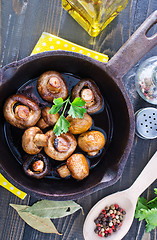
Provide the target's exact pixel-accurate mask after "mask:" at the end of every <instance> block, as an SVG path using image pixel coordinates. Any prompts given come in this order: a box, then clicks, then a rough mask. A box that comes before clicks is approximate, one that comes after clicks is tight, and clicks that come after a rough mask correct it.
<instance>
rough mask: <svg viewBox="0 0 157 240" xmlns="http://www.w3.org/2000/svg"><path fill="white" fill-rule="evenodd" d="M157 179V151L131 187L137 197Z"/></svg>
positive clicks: (133, 195)
mask: <svg viewBox="0 0 157 240" xmlns="http://www.w3.org/2000/svg"><path fill="white" fill-rule="evenodd" d="M156 179H157V151H156V153H155V154H154V155H153V157H152V158H151V159H150V161H149V162H148V163H147V165H146V166H145V168H144V169H143V171H142V172H141V174H140V175H139V176H138V178H137V179H136V180H135V182H134V183H133V184H132V186H131V187H130V188H129V191H130V193H132V192H133V194H132V197H135V198H136V199H137V198H138V197H139V196H140V195H141V194H142V193H143V192H144V190H145V189H147V188H148V187H149V186H150V185H151V184H152V183H153V182H154V181H155V180H156Z"/></svg>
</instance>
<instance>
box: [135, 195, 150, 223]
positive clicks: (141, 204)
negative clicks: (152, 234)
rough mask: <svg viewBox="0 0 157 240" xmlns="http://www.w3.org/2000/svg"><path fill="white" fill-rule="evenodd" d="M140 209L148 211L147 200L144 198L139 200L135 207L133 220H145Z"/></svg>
mask: <svg viewBox="0 0 157 240" xmlns="http://www.w3.org/2000/svg"><path fill="white" fill-rule="evenodd" d="M141 209H146V210H148V206H147V200H146V199H145V198H144V197H141V198H139V199H138V201H137V205H136V211H135V218H139V221H141V220H143V219H144V218H145V217H144V215H143V212H142V211H141Z"/></svg>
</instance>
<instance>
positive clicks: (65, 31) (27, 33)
mask: <svg viewBox="0 0 157 240" xmlns="http://www.w3.org/2000/svg"><path fill="white" fill-rule="evenodd" d="M0 3H1V5H0V12H1V19H0V28H1V35H0V49H1V66H4V65H5V64H7V63H10V62H12V61H15V60H18V59H22V58H24V57H26V56H28V55H29V54H30V53H31V51H32V49H33V47H34V46H35V44H36V42H37V41H38V39H39V37H40V35H41V34H42V32H43V31H46V32H50V33H52V34H55V35H57V36H60V37H62V38H65V39H67V40H70V41H72V42H74V43H77V44H80V45H82V46H84V47H87V48H90V49H93V50H96V51H99V52H101V53H105V54H108V55H109V57H110V58H111V57H112V56H113V55H114V54H115V53H116V51H117V50H118V49H119V48H120V47H121V46H122V45H123V44H124V42H125V41H126V40H127V39H128V38H129V36H130V35H131V34H132V33H133V32H134V31H135V30H136V29H137V28H138V27H139V26H140V24H141V23H142V22H143V21H144V20H145V19H146V18H147V17H148V16H149V15H150V14H151V13H152V12H153V11H154V10H156V9H157V0H130V2H129V3H128V5H127V7H126V9H125V10H124V11H123V12H121V13H120V14H119V16H118V17H117V18H116V19H115V20H114V21H113V22H112V23H110V24H109V25H108V26H107V27H106V29H104V31H103V32H102V33H101V34H100V35H99V36H98V37H97V38H91V37H90V36H89V35H88V34H87V33H86V32H85V31H84V30H83V29H82V28H81V27H80V26H79V25H78V24H77V23H76V22H75V21H74V20H73V18H72V17H71V16H70V15H69V14H68V13H67V12H66V11H64V10H63V8H62V7H61V0H33V1H30V0H0ZM155 32H157V26H155V27H154V28H153V29H152V30H151V32H150V34H153V33H155ZM154 55H157V46H156V47H155V48H154V49H153V50H151V51H150V52H149V53H148V54H147V55H146V56H145V57H144V58H143V59H141V61H140V62H142V61H143V60H145V59H146V58H148V57H151V56H154ZM140 62H138V63H137V64H136V65H135V66H134V67H133V68H132V69H131V70H130V71H129V72H128V73H127V74H126V75H125V77H124V78H123V81H124V84H125V87H126V89H127V91H128V93H129V96H130V98H131V102H132V104H133V107H134V111H135V112H136V111H137V110H138V109H140V108H142V107H148V106H151V105H150V104H149V103H146V102H144V100H142V99H141V98H140V97H139V96H138V94H137V92H136V90H135V84H134V78H135V73H136V70H137V68H138V66H139V64H140ZM156 150H157V140H142V139H140V138H138V137H137V136H135V139H134V144H133V147H132V151H131V154H130V156H129V158H128V161H127V164H126V166H125V169H124V173H123V175H122V177H121V179H120V180H119V181H118V182H117V183H116V184H114V185H113V186H111V187H108V188H106V189H104V190H101V191H98V192H95V193H93V194H92V195H90V196H87V197H84V198H81V199H78V200H77V203H79V204H81V205H82V207H83V208H84V212H85V216H83V215H82V214H81V211H78V212H76V213H75V214H73V215H71V216H69V217H66V218H62V219H59V220H55V221H54V223H55V225H56V227H57V229H58V231H59V232H62V233H63V235H62V236H58V235H55V234H44V233H41V232H38V231H36V230H34V229H32V228H31V227H29V226H28V225H27V224H25V222H24V221H23V220H21V218H20V217H19V216H18V214H17V213H16V212H15V211H14V210H13V209H12V208H11V207H9V203H15V204H27V205H31V204H32V203H34V202H35V201H37V200H39V199H35V198H33V197H31V196H29V195H27V197H26V198H25V200H23V201H22V200H20V199H19V198H18V197H16V196H14V195H13V194H11V193H10V192H8V191H7V190H5V189H4V188H2V187H1V188H0V206H1V207H0V239H1V240H36V239H38V240H48V239H49V240H50V239H55V240H60V239H62V240H83V234H82V227H83V223H84V219H85V217H86V215H87V213H88V212H89V210H90V209H91V207H92V206H93V205H94V204H95V203H96V202H97V201H98V200H100V199H101V198H103V197H104V196H107V195H108V194H110V193H113V192H116V191H118V190H123V189H126V188H128V187H129V186H130V185H131V184H132V183H133V182H134V180H135V179H136V178H137V176H138V175H139V173H140V172H141V170H142V169H143V168H144V166H145V165H146V163H147V162H148V160H149V159H150V157H151V156H152V155H153V154H154V152H155V151H156ZM154 187H157V182H155V183H154V184H153V185H151V186H150V187H149V188H148V189H147V190H146V191H145V192H144V193H143V196H144V197H146V198H147V199H151V198H152V197H154V192H153V188H154ZM144 229H145V222H139V221H137V220H134V222H133V225H132V227H131V229H130V231H129V232H128V234H127V235H126V236H125V237H124V240H141V239H142V240H148V239H151V240H155V239H157V232H156V230H153V231H152V232H151V233H149V234H146V233H145V230H144ZM91 240H92V239H91ZM115 240H116V239H115Z"/></svg>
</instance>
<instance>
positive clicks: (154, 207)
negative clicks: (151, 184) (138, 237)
mask: <svg viewBox="0 0 157 240" xmlns="http://www.w3.org/2000/svg"><path fill="white" fill-rule="evenodd" d="M154 191H155V194H156V195H157V188H155V189H154ZM135 218H139V221H141V220H143V219H144V220H145V221H146V223H147V224H146V232H150V231H151V230H152V229H155V228H156V227H157V197H155V198H154V199H153V200H151V201H149V202H147V200H146V199H145V198H144V197H141V198H139V199H138V202H137V206H136V211H135Z"/></svg>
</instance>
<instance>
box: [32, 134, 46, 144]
mask: <svg viewBox="0 0 157 240" xmlns="http://www.w3.org/2000/svg"><path fill="white" fill-rule="evenodd" d="M47 141H48V137H47V136H45V134H40V133H38V134H36V135H35V137H34V143H35V144H36V145H37V146H38V147H46V146H47Z"/></svg>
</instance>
